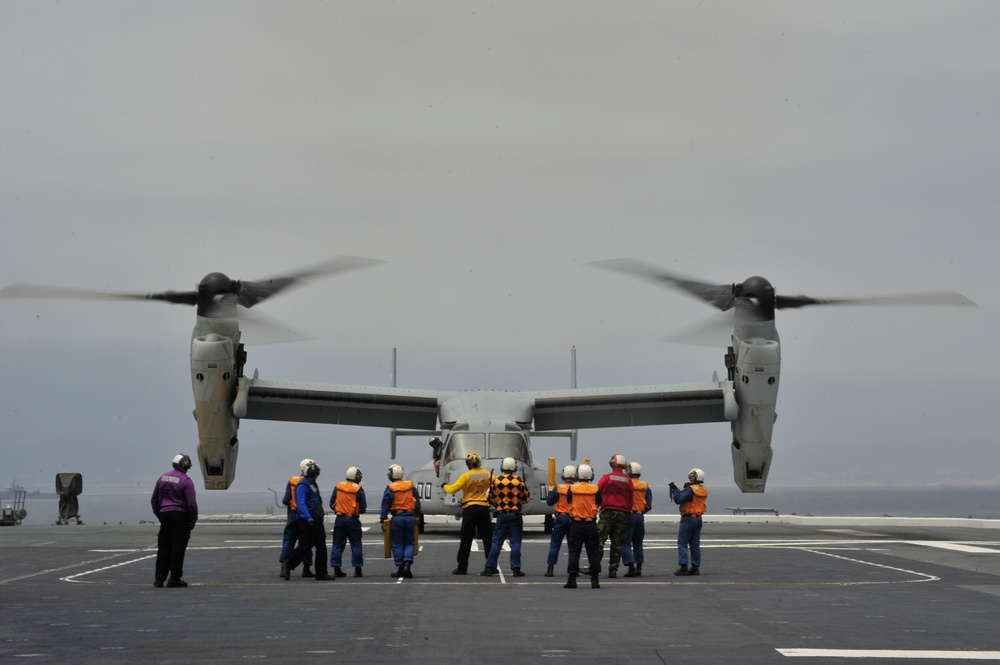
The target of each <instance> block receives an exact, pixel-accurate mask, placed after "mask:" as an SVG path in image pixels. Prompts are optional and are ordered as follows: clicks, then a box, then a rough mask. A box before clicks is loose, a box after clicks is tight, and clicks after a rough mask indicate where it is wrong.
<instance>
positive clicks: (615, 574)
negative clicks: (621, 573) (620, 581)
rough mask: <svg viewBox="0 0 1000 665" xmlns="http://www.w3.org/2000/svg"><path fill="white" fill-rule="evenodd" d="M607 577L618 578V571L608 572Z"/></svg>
mask: <svg viewBox="0 0 1000 665" xmlns="http://www.w3.org/2000/svg"><path fill="white" fill-rule="evenodd" d="M608 577H618V571H617V570H609V571H608Z"/></svg>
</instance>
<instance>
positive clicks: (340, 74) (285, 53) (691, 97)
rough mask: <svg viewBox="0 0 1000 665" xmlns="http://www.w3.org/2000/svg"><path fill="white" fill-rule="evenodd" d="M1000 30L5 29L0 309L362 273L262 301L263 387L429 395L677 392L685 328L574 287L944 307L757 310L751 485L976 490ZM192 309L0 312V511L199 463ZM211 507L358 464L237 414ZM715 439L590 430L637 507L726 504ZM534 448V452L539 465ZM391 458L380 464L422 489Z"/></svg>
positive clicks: (595, 455) (992, 427) (643, 308)
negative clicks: (226, 279)
mask: <svg viewBox="0 0 1000 665" xmlns="http://www.w3.org/2000/svg"><path fill="white" fill-rule="evenodd" d="M998 25H1000V4H998V3H996V2H995V1H993V0H985V1H983V2H953V3H945V2H914V1H912V0H907V1H906V2H871V1H870V0H861V1H857V2H844V1H838V2H810V3H801V2H752V3H748V2H743V1H742V0H738V1H731V2H712V1H701V2H625V3H609V2H596V3H594V2H576V1H574V2H544V3H539V2H496V3H479V2H467V1H462V2H453V3H445V2H433V3H392V2H389V3H385V2H363V3H362V2H356V3H344V2H333V1H329V0H327V1H324V2H314V1H310V2H298V1H294V0H293V1H288V2H281V3H273V2H253V1H247V0H238V1H233V2H210V3H208V2H171V3H162V2H77V3H60V2H47V1H43V0H39V1H35V2H8V3H4V4H3V5H2V6H0V91H2V94H0V119H2V122H0V225H2V230H3V242H2V243H0V287H2V286H4V285H6V284H10V283H13V282H33V283H43V284H53V285H66V286H77V287H80V288H87V289H107V290H124V291H140V292H145V291H160V290H167V289H176V290H188V289H192V288H194V286H195V285H196V284H197V282H198V281H199V280H200V279H201V277H202V276H203V275H205V274H206V273H208V272H212V271H222V272H225V273H227V274H228V275H230V276H231V277H233V278H239V279H258V278H263V277H268V276H272V275H275V274H281V273H282V272H284V271H286V270H292V269H295V268H298V267H301V266H304V265H308V264H311V263H314V262H317V261H321V260H324V259H326V258H329V257H332V256H336V255H341V254H349V255H357V256H365V257H371V258H377V259H381V260H384V261H386V262H387V263H386V264H384V265H381V266H378V267H375V268H370V269H366V270H363V271H359V272H355V273H351V274H348V275H344V276H340V277H337V278H334V279H330V280H326V281H322V282H318V283H315V284H312V285H309V286H307V287H305V288H302V289H300V290H297V291H294V292H292V293H289V294H288V295H286V296H283V297H281V298H277V299H275V300H273V301H269V302H268V303H266V304H265V305H263V306H262V307H261V308H260V309H261V311H262V313H264V314H267V315H269V316H270V317H271V318H272V319H274V320H277V321H280V322H284V323H286V324H287V325H289V326H293V327H294V328H296V329H297V330H300V331H303V332H308V333H311V334H312V335H314V336H315V337H316V339H315V340H313V341H309V342H302V343H296V344H282V345H267V346H264V345H255V344H254V341H255V338H254V334H253V333H252V332H247V333H246V335H245V338H244V341H245V342H246V343H247V346H248V352H249V361H248V371H249V372H252V371H253V369H255V368H256V369H259V371H260V374H261V376H262V377H265V378H271V379H287V380H302V381H319V382H326V383H349V384H361V385H388V384H389V381H390V358H391V350H392V348H393V347H397V348H398V349H399V367H398V384H399V385H400V386H405V387H415V388H435V389H455V390H462V389H476V388H495V389H504V390H509V389H525V390H530V389H547V388H560V387H568V386H569V382H570V348H571V347H572V346H573V345H576V347H577V349H578V365H579V368H578V374H579V385H580V386H581V387H600V386H619V385H645V384H658V383H684V382H691V381H705V380H709V379H710V378H711V376H712V373H713V372H715V371H718V372H719V373H720V374H722V373H724V365H723V352H724V349H723V348H722V347H719V348H705V347H694V346H683V345H678V344H675V343H670V342H664V341H662V340H663V338H665V337H667V336H668V335H669V334H670V333H672V332H675V331H677V330H679V329H682V328H684V327H686V326H689V325H691V324H694V323H697V322H698V321H700V320H701V319H702V318H703V317H705V316H708V315H710V314H711V311H710V310H709V309H708V308H707V307H706V306H704V305H701V304H699V303H697V302H695V301H693V300H691V299H689V298H687V297H685V296H683V295H680V294H676V293H673V292H670V291H667V290H663V289H658V288H656V287H654V286H652V285H648V284H646V283H644V282H640V281H636V280H633V279H630V278H627V277H624V276H620V275H616V274H613V273H610V272H607V271H602V270H595V269H594V268H592V267H590V266H587V265H586V263H588V262H591V261H597V260H602V259H612V258H621V257H635V258H639V259H642V260H644V261H647V262H650V263H654V264H658V265H661V266H664V267H668V268H670V269H672V270H675V271H677V272H680V273H683V274H688V275H693V276H695V277H698V278H702V279H705V280H708V281H717V282H719V283H728V282H732V281H742V280H743V279H745V278H746V277H748V276H750V275H754V274H761V275H764V276H765V277H767V278H769V279H770V280H771V282H772V283H773V284H774V285H775V288H776V289H777V291H778V293H783V294H798V293H805V294H808V295H812V296H859V295H867V294H883V293H899V292H904V291H934V290H945V289H953V290H956V291H959V292H961V293H963V294H964V295H966V296H968V297H969V298H971V299H973V300H974V301H976V302H977V303H978V304H979V306H980V307H979V308H978V309H972V308H963V309H955V308H938V309H931V308H925V309H901V308H897V309H874V308H826V309H819V308H811V309H803V310H798V311H790V312H781V313H780V316H779V321H778V325H779V330H780V331H781V334H782V343H783V344H782V346H783V348H782V355H783V367H782V370H783V371H782V376H781V390H780V393H779V397H778V399H779V403H778V407H777V410H778V421H777V423H776V427H775V433H774V439H773V447H774V451H775V455H774V463H773V469H772V472H771V476H770V480H769V486H770V487H775V486H785V485H799V484H804V483H817V484H818V483H833V484H835V483H843V482H867V483H886V482H889V483H911V484H916V483H927V482H952V481H962V482H984V483H985V482H995V481H996V479H997V477H998V474H1000V451H998V445H997V443H998V442H997V437H998V435H997V431H998V424H1000V423H998V417H997V404H998V401H1000V400H998V398H1000V389H998V387H997V381H996V379H995V377H994V372H995V370H994V363H995V360H994V359H993V354H994V353H995V350H996V331H997V330H998V329H1000V317H998V304H1000V298H998V297H997V294H996V286H997V281H998V280H997V278H998V276H1000V274H998V273H1000V271H998V269H997V267H996V263H995V260H996V259H995V256H996V253H997V248H998V247H1000V224H998V220H997V210H1000V186H998V184H1000V183H998V182H997V180H998V175H997V174H998V173H1000V68H998V67H997V62H1000V39H998V33H997V26H998ZM193 323H194V312H193V311H192V310H191V309H190V308H185V307H180V306H169V305H165V304H162V303H56V302H34V301H32V302H23V301H10V300H7V301H0V358H2V361H0V362H2V366H0V408H2V412H0V413H2V429H0V431H2V436H0V481H2V484H4V485H6V484H7V482H9V481H10V479H11V478H12V477H14V476H17V478H18V480H19V481H21V482H22V484H25V485H27V486H28V487H29V488H30V489H44V490H49V489H50V488H51V487H52V484H53V479H54V476H55V473H56V472H59V471H79V472H82V473H83V474H84V486H85V490H87V491H93V492H96V491H102V490H104V491H125V490H136V491H142V492H146V491H147V490H148V489H149V488H150V487H151V484H152V482H153V479H154V478H155V476H156V475H157V474H158V473H160V472H161V471H162V470H163V469H165V468H167V467H168V465H169V461H170V458H171V457H172V456H173V454H175V453H176V452H189V453H191V454H192V455H193V454H194V452H195V449H196V443H197V441H196V434H197V431H196V427H195V422H194V420H193V418H192V416H191V411H192V408H193V400H192V395H191V388H190V370H189V362H188V353H189V339H190V330H191V327H192V325H193ZM240 433H241V446H240V454H239V467H238V470H237V481H236V484H235V486H234V489H237V490H258V489H262V488H265V487H268V486H272V487H280V486H281V485H282V483H283V482H284V480H285V479H286V478H287V476H288V475H289V474H290V473H292V472H293V471H294V470H295V469H296V467H297V463H298V460H299V459H301V458H302V457H305V456H310V457H313V458H315V459H316V460H317V461H319V463H320V465H321V466H322V467H323V468H324V472H325V475H324V477H325V478H326V479H327V480H326V482H327V483H328V484H332V483H333V482H335V481H336V480H337V479H339V478H340V477H342V475H341V474H342V473H343V470H344V469H346V468H347V467H348V466H350V465H359V466H361V467H362V468H363V469H364V470H365V472H366V476H367V478H369V479H370V481H369V482H372V483H381V479H382V478H383V471H384V469H385V467H386V466H387V465H388V464H389V461H390V460H389V456H388V434H387V433H386V432H385V431H384V430H379V429H362V428H337V427H331V426H317V425H305V424H294V423H264V422H256V421H244V422H243V423H242V427H241V430H240ZM729 441H730V434H729V427H728V425H727V424H725V423H718V424H711V425H698V426H683V427H652V428H634V429H615V430H603V431H602V430H590V431H584V432H582V433H581V436H580V445H581V454H582V455H583V456H587V457H590V458H592V459H594V460H595V463H596V468H597V469H598V470H602V469H605V468H606V466H605V464H606V462H605V460H606V459H607V458H608V457H609V456H610V455H611V453H613V452H618V451H621V452H624V453H625V454H626V455H627V456H628V457H629V458H630V459H635V460H637V461H640V462H641V463H642V464H643V467H644V469H645V470H646V474H645V477H646V479H648V480H650V481H651V482H653V483H659V482H662V483H665V482H666V481H668V480H682V479H683V478H684V475H685V474H686V472H687V470H688V469H689V468H691V467H692V466H700V467H702V468H704V469H705V471H706V473H707V475H708V479H709V482H710V483H716V484H725V485H728V486H730V487H731V486H732V469H731V459H730V454H729ZM568 448H569V447H568V444H567V443H565V442H564V441H563V440H562V439H540V440H538V441H537V442H536V443H535V447H534V452H535V455H536V457H537V458H542V459H543V460H544V458H545V457H548V456H555V457H557V458H558V459H559V464H560V465H561V464H563V463H566V462H568V461H569V460H568ZM428 452H429V449H428V447H427V445H426V442H425V441H424V440H422V439H404V440H401V442H400V456H399V461H400V462H401V463H403V464H404V466H406V467H407V468H408V469H413V468H416V467H418V466H420V465H422V464H423V463H425V462H426V461H427V459H428Z"/></svg>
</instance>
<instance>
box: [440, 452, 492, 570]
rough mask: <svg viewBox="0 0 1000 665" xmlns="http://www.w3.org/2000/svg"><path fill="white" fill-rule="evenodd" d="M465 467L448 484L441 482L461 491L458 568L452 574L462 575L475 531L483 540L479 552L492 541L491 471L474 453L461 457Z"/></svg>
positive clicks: (452, 490) (450, 490) (448, 489)
mask: <svg viewBox="0 0 1000 665" xmlns="http://www.w3.org/2000/svg"><path fill="white" fill-rule="evenodd" d="M465 466H466V467H468V469H469V470H468V471H466V472H465V473H463V474H462V475H461V476H459V478H458V480H456V481H455V482H454V483H453V484H451V485H444V486H443V487H444V491H445V492H447V493H448V494H454V493H455V492H458V491H459V490H461V491H462V532H461V541H460V542H459V545H458V557H457V559H458V568H456V569H455V570H453V571H451V572H452V574H453V575H465V574H466V573H467V572H468V571H469V553H470V552H471V551H472V541H473V540H474V539H475V537H476V535H478V536H479V538H480V539H481V540H482V541H483V552H484V553H488V552H489V551H490V548H491V547H492V543H493V522H492V521H491V520H490V500H489V491H490V480H491V478H492V476H493V474H492V473H491V472H490V471H488V470H486V469H484V468H483V461H482V459H481V458H480V457H479V455H477V454H476V453H469V454H468V455H467V456H466V458H465Z"/></svg>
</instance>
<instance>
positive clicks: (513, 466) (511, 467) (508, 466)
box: [500, 457, 517, 473]
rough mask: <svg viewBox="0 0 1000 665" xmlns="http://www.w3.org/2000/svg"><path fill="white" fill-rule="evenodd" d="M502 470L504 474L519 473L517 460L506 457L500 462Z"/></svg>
mask: <svg viewBox="0 0 1000 665" xmlns="http://www.w3.org/2000/svg"><path fill="white" fill-rule="evenodd" d="M500 470H501V471H503V472H504V473H514V472H515V471H517V460H515V459H514V458H513V457H504V458H503V461H502V462H500Z"/></svg>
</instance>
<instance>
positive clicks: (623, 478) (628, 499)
mask: <svg viewBox="0 0 1000 665" xmlns="http://www.w3.org/2000/svg"><path fill="white" fill-rule="evenodd" d="M608 464H609V465H610V466H611V471H610V472H609V473H606V474H604V475H603V476H601V479H600V480H599V481H598V482H597V488H598V489H599V490H601V520H600V522H599V523H598V533H599V534H600V540H601V556H602V557H603V556H604V543H606V542H607V541H608V539H609V538H610V539H611V553H610V554H609V555H608V577H617V576H618V563H619V562H620V561H621V558H622V543H624V542H625V535H626V534H627V533H628V518H629V515H631V514H632V496H633V491H634V489H633V487H632V479H631V478H629V477H628V475H626V473H625V468H626V467H627V466H628V460H626V459H625V456H624V455H622V454H621V453H615V454H614V455H612V456H611V460H610V461H609V462H608Z"/></svg>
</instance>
